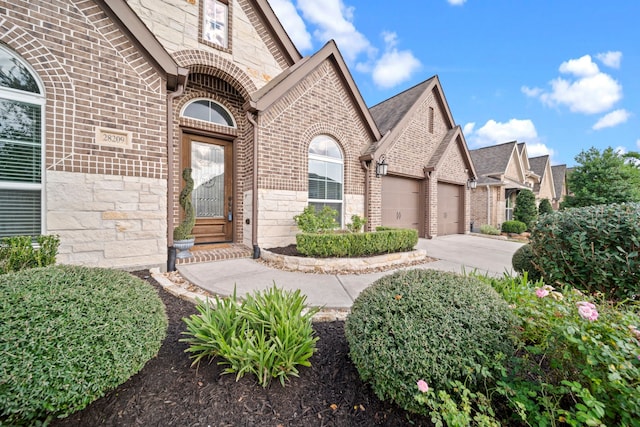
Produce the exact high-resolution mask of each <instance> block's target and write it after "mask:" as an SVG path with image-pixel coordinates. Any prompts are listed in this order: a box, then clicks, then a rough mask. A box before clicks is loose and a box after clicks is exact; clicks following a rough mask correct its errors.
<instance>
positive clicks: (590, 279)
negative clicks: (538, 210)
mask: <svg viewBox="0 0 640 427" xmlns="http://www.w3.org/2000/svg"><path fill="white" fill-rule="evenodd" d="M530 242H531V249H532V251H533V253H534V255H535V259H536V264H537V265H538V266H539V268H540V271H542V274H543V279H544V281H545V282H546V283H551V284H555V283H557V282H559V283H563V284H569V285H572V286H574V287H576V288H578V289H580V290H582V291H587V292H590V293H591V292H601V293H603V294H604V295H605V296H606V297H608V298H610V299H616V300H624V299H625V298H633V297H634V296H637V295H638V294H640V290H639V288H638V283H640V256H639V255H638V254H639V253H640V203H627V204H625V203H622V204H613V205H601V206H588V207H584V208H573V209H567V210H564V211H559V212H554V213H552V214H547V215H544V216H543V217H541V218H540V220H539V221H538V223H537V224H536V226H535V227H534V229H533V232H532V233H531V240H530Z"/></svg>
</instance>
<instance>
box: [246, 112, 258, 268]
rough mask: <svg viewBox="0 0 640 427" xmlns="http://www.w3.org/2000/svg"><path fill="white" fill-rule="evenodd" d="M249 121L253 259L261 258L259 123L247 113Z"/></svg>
mask: <svg viewBox="0 0 640 427" xmlns="http://www.w3.org/2000/svg"><path fill="white" fill-rule="evenodd" d="M247 120H248V121H249V123H251V125H252V126H253V182H252V183H251V184H252V188H251V199H252V200H251V217H252V218H251V219H252V222H251V245H252V246H253V259H258V258H260V247H259V246H258V123H257V122H256V121H255V120H254V119H253V115H252V114H251V113H250V112H248V111H247Z"/></svg>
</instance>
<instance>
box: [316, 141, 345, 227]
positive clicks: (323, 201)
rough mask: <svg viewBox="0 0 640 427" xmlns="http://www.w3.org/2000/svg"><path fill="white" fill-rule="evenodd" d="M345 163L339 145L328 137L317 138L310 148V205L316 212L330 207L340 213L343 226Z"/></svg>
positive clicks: (338, 218)
mask: <svg viewBox="0 0 640 427" xmlns="http://www.w3.org/2000/svg"><path fill="white" fill-rule="evenodd" d="M343 187H344V162H343V159H342V151H340V147H339V146H338V144H337V143H336V142H335V141H334V140H333V139H331V138H330V137H328V136H326V135H320V136H317V137H315V138H314V139H313V141H311V145H310V146H309V205H310V206H314V207H315V208H316V210H320V209H322V208H323V207H324V206H329V207H330V208H332V209H335V210H336V211H338V217H337V218H336V220H337V221H338V223H339V224H340V226H342V205H343V201H342V192H343Z"/></svg>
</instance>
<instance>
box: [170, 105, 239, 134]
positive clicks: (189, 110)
mask: <svg viewBox="0 0 640 427" xmlns="http://www.w3.org/2000/svg"><path fill="white" fill-rule="evenodd" d="M182 117H189V118H191V119H196V120H202V121H204V122H209V123H215V124H218V125H222V126H229V127H235V126H236V125H235V123H234V121H233V117H232V116H231V113H230V112H229V111H228V110H227V109H226V108H224V107H223V106H222V105H220V104H218V103H217V102H215V101H212V100H210V99H196V100H194V101H191V102H189V103H188V104H187V105H185V107H184V108H183V110H182Z"/></svg>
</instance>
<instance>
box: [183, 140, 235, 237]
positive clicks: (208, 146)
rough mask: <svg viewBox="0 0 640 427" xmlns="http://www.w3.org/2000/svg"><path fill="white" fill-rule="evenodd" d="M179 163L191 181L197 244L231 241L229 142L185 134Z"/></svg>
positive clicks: (231, 209)
mask: <svg viewBox="0 0 640 427" xmlns="http://www.w3.org/2000/svg"><path fill="white" fill-rule="evenodd" d="M182 153H183V154H182V163H183V165H184V166H185V167H187V166H190V167H191V169H192V176H193V181H194V186H193V193H192V195H191V200H192V202H193V208H194V210H195V212H196V225H195V227H194V229H193V234H194V235H195V237H196V244H197V243H216V242H230V241H232V240H233V215H234V209H233V207H234V200H233V145H232V143H231V142H230V141H224V140H219V139H215V138H208V137H203V136H199V135H192V134H185V135H184V137H183V150H182ZM183 184H184V183H183Z"/></svg>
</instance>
